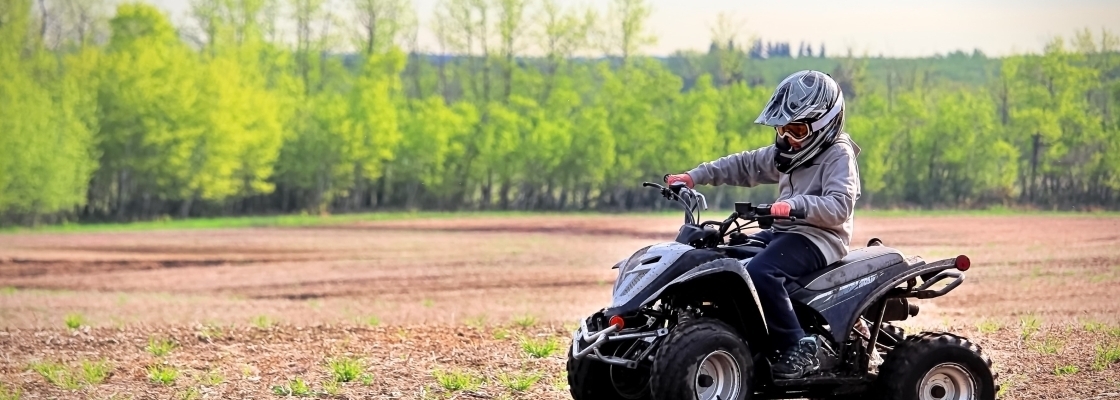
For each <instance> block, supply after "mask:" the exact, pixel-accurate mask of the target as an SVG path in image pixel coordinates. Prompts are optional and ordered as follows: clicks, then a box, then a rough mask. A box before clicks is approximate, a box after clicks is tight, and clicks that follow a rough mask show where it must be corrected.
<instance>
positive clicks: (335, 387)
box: [323, 380, 342, 396]
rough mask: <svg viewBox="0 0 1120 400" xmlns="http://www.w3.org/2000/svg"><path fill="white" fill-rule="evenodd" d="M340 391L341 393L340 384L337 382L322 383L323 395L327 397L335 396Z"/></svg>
mask: <svg viewBox="0 0 1120 400" xmlns="http://www.w3.org/2000/svg"><path fill="white" fill-rule="evenodd" d="M340 391H342V384H340V383H338V381H332V380H325V381H323V394H326V395H328V396H336V395H338V393H339V392H340Z"/></svg>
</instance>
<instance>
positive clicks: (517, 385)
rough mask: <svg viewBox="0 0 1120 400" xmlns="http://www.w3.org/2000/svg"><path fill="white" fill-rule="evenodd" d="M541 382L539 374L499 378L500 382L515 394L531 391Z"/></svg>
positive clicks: (501, 376)
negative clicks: (534, 385) (530, 389)
mask: <svg viewBox="0 0 1120 400" xmlns="http://www.w3.org/2000/svg"><path fill="white" fill-rule="evenodd" d="M539 380H541V375H540V374H538V373H527V374H526V373H521V374H512V375H506V374H501V375H499V376H498V381H500V382H502V384H503V385H505V386H506V387H507V388H509V389H510V390H512V391H514V392H524V391H526V390H529V388H530V387H532V386H533V384H534V383H537V381H539Z"/></svg>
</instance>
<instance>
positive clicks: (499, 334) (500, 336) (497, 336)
mask: <svg viewBox="0 0 1120 400" xmlns="http://www.w3.org/2000/svg"><path fill="white" fill-rule="evenodd" d="M492 336H493V337H494V340H506V339H509V331H507V330H505V329H502V328H497V329H494V333H493V335H492Z"/></svg>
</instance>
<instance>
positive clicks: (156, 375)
mask: <svg viewBox="0 0 1120 400" xmlns="http://www.w3.org/2000/svg"><path fill="white" fill-rule="evenodd" d="M176 379H179V370H177V369H175V367H172V366H170V365H165V364H157V365H153V366H150V367H148V380H149V381H151V382H152V383H155V384H158V385H164V386H171V385H174V384H175V380H176Z"/></svg>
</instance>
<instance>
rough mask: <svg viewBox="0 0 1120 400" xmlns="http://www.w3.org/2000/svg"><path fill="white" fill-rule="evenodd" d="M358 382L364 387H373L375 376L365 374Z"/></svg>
mask: <svg viewBox="0 0 1120 400" xmlns="http://www.w3.org/2000/svg"><path fill="white" fill-rule="evenodd" d="M358 380H359V381H361V382H362V385H365V386H372V385H373V374H371V373H364V374H362V376H359V377H358Z"/></svg>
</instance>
